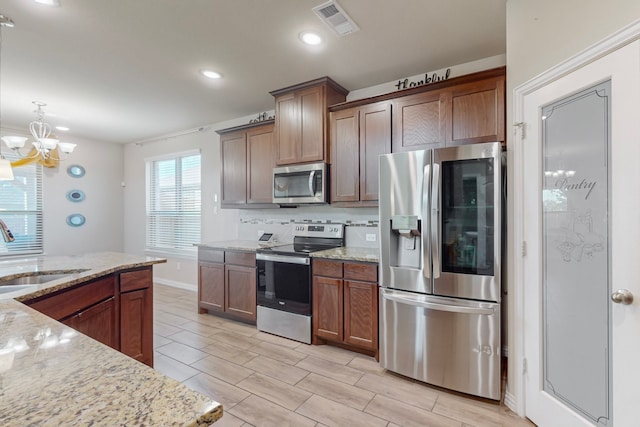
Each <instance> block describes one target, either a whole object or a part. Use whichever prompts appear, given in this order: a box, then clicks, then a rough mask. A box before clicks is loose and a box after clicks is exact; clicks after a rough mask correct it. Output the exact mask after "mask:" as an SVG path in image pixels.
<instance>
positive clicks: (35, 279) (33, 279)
mask: <svg viewBox="0 0 640 427" xmlns="http://www.w3.org/2000/svg"><path fill="white" fill-rule="evenodd" d="M83 271H87V269H81V270H69V271H64V272H62V273H57V274H51V273H48V272H46V271H39V272H34V273H28V274H29V275H28V276H22V277H14V278H11V279H0V293H6V292H13V291H15V290H17V289H16V287H17V286H23V287H25V286H36V285H41V284H43V283H47V282H51V281H53V280H57V279H64V278H65V277H68V276H71V275H72V274H75V273H81V272H83ZM8 287H13V288H14V289H12V290H11V291H8V290H5V288H8ZM23 289H24V288H23Z"/></svg>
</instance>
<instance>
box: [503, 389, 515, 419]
mask: <svg viewBox="0 0 640 427" xmlns="http://www.w3.org/2000/svg"><path fill="white" fill-rule="evenodd" d="M516 403H517V402H516V397H515V395H513V394H511V393H510V392H509V390H507V391H506V392H505V393H504V404H505V406H506V407H507V408H509V409H511V410H512V411H513V412H515V413H516V414H517V413H518V411H517V410H516V409H517V408H518V405H517V404H516Z"/></svg>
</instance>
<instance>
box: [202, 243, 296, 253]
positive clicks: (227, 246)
mask: <svg viewBox="0 0 640 427" xmlns="http://www.w3.org/2000/svg"><path fill="white" fill-rule="evenodd" d="M286 244H288V243H287V242H270V243H267V244H265V245H264V246H263V245H260V244H259V243H258V241H257V240H220V241H217V242H207V243H200V244H198V245H196V246H198V247H206V248H212V249H221V250H228V251H247V252H255V251H256V250H257V249H260V248H261V247H267V248H272V247H274V246H281V245H286Z"/></svg>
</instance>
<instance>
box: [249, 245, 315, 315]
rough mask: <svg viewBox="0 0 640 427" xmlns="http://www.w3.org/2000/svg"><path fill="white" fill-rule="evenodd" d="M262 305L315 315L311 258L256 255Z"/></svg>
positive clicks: (259, 299) (258, 296)
mask: <svg viewBox="0 0 640 427" xmlns="http://www.w3.org/2000/svg"><path fill="white" fill-rule="evenodd" d="M256 267H257V273H256V274H257V284H258V295H257V299H258V305H261V306H263V307H269V308H273V309H276V310H282V311H287V312H290V313H296V314H302V315H305V316H310V315H311V263H310V258H308V257H297V256H288V255H270V254H261V253H258V254H256Z"/></svg>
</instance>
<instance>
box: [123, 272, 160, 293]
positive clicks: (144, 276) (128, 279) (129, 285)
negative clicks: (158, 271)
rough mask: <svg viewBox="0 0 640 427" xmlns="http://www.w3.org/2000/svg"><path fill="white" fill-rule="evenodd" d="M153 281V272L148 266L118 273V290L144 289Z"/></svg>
mask: <svg viewBox="0 0 640 427" xmlns="http://www.w3.org/2000/svg"><path fill="white" fill-rule="evenodd" d="M152 283H153V273H152V272H151V269H150V268H145V269H143V270H135V271H128V272H126V273H120V292H129V291H135V290H137V289H146V288H148V287H149V286H151V284H152Z"/></svg>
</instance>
